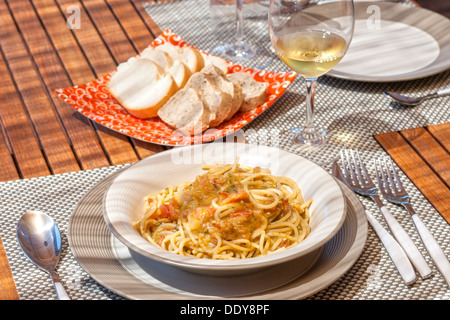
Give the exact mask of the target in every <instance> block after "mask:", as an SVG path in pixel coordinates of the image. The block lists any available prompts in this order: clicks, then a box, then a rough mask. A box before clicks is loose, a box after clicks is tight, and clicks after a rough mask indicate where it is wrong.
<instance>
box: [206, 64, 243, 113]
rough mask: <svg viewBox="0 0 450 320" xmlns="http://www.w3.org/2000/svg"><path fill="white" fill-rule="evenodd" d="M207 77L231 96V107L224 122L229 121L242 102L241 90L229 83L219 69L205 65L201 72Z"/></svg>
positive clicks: (238, 86)
mask: <svg viewBox="0 0 450 320" xmlns="http://www.w3.org/2000/svg"><path fill="white" fill-rule="evenodd" d="M201 72H202V73H205V74H207V75H210V76H211V77H212V79H213V80H214V83H215V84H216V86H217V87H218V88H219V89H220V90H222V91H223V92H225V93H228V94H229V95H230V96H231V106H230V108H229V110H228V113H227V116H226V117H225V120H224V121H228V120H230V119H231V118H232V117H233V116H234V114H235V113H236V112H237V111H238V110H239V108H240V107H241V104H242V102H243V100H244V97H243V94H242V89H241V86H240V85H239V84H236V83H233V82H231V81H229V80H228V79H227V78H226V77H225V73H223V72H222V71H221V70H220V69H219V68H217V67H216V66H215V65H213V64H207V65H206V66H205V67H204V68H203V69H202V71H201Z"/></svg>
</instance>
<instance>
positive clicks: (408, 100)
mask: <svg viewBox="0 0 450 320" xmlns="http://www.w3.org/2000/svg"><path fill="white" fill-rule="evenodd" d="M383 93H384V95H386V96H388V97H390V98H391V99H392V100H394V101H395V102H398V103H401V104H404V105H407V106H417V105H418V104H420V103H422V102H423V101H425V100H428V99H433V98H438V97H443V96H445V95H448V94H450V88H447V89H442V90H439V91H437V92H435V93H433V94H429V95H426V96H423V97H407V96H404V95H401V94H399V93H397V92H393V91H385V92H383Z"/></svg>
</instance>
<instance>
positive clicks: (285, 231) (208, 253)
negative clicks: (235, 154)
mask: <svg viewBox="0 0 450 320" xmlns="http://www.w3.org/2000/svg"><path fill="white" fill-rule="evenodd" d="M203 169H206V170H207V172H206V173H204V174H202V175H199V176H197V177H196V178H195V180H194V181H193V182H191V183H183V184H179V185H176V186H167V187H166V188H164V189H163V190H161V191H160V192H158V193H155V194H152V195H149V196H148V197H146V199H145V201H146V210H145V213H144V215H143V216H142V217H141V219H139V220H138V221H136V222H135V223H134V227H135V228H136V230H138V232H139V233H140V234H141V235H142V236H143V237H144V238H145V239H146V240H147V241H149V242H150V243H152V244H153V245H155V246H158V247H160V248H163V249H165V250H168V251H171V252H173V253H176V254H180V255H185V256H194V257H198V258H209V259H243V258H251V257H257V256H261V255H267V254H270V253H273V252H276V251H279V250H284V249H286V248H289V247H291V246H293V245H296V244H298V243H300V242H301V241H303V240H304V239H305V238H306V237H307V236H308V234H309V233H310V226H309V217H310V211H309V208H310V205H311V203H312V200H311V199H310V200H308V201H306V202H305V201H304V200H303V197H302V193H301V191H300V189H299V187H298V185H297V183H296V182H295V181H293V180H292V179H290V178H287V177H277V176H274V175H272V174H271V172H270V171H269V170H268V169H261V168H259V167H256V168H243V167H241V166H239V164H238V162H236V163H234V164H229V165H223V166H204V167H203Z"/></svg>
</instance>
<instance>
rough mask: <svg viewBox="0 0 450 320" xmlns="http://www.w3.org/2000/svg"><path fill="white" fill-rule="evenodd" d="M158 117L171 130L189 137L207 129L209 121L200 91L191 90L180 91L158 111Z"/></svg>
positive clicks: (209, 116)
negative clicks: (176, 130) (177, 130)
mask: <svg viewBox="0 0 450 320" xmlns="http://www.w3.org/2000/svg"><path fill="white" fill-rule="evenodd" d="M158 116H159V117H160V118H161V120H163V121H164V122H165V123H167V124H168V125H169V126H171V127H172V128H175V129H179V130H181V131H182V132H183V133H187V134H190V135H193V134H198V133H201V132H203V131H205V130H206V129H208V127H209V123H210V120H211V113H210V112H209V110H208V109H207V108H206V107H205V105H204V104H203V100H202V96H201V93H200V91H199V90H196V89H193V88H183V89H180V90H179V91H178V92H177V93H176V94H174V95H173V96H172V97H171V98H170V99H169V101H167V103H166V104H165V105H164V106H163V107H162V108H161V109H159V111H158Z"/></svg>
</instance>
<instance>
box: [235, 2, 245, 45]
mask: <svg viewBox="0 0 450 320" xmlns="http://www.w3.org/2000/svg"><path fill="white" fill-rule="evenodd" d="M243 3H244V0H236V45H237V46H240V45H242V43H243V42H244V18H243V16H242V6H243Z"/></svg>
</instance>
